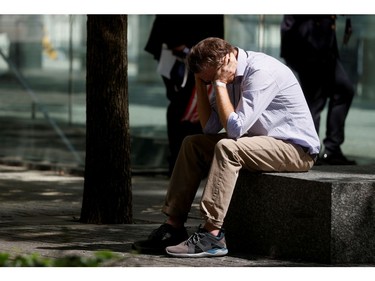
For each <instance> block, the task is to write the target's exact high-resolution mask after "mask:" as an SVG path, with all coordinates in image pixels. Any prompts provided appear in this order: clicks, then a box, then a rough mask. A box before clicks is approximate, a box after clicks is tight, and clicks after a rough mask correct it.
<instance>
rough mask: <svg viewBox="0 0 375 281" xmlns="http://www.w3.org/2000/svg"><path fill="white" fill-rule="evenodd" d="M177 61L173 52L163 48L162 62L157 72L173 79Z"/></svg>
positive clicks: (160, 61)
mask: <svg viewBox="0 0 375 281" xmlns="http://www.w3.org/2000/svg"><path fill="white" fill-rule="evenodd" d="M175 61H176V57H175V56H174V55H173V54H172V51H171V50H169V49H167V48H166V47H165V46H163V48H162V50H161V54H160V60H159V63H158V67H157V72H158V73H159V74H160V75H162V76H164V77H166V78H168V79H171V70H172V67H173V65H174V63H175Z"/></svg>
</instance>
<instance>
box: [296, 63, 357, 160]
mask: <svg viewBox="0 0 375 281" xmlns="http://www.w3.org/2000/svg"><path fill="white" fill-rule="evenodd" d="M295 70H296V72H297V73H298V76H299V80H300V83H301V87H302V89H303V92H304V94H305V97H306V100H307V103H308V105H309V108H310V111H311V114H312V117H313V119H314V124H315V128H316V131H317V132H318V134H319V129H320V116H321V112H322V111H323V109H324V108H325V105H326V104H327V102H328V112H327V124H326V132H325V137H324V138H323V145H324V148H325V152H326V153H328V154H341V153H342V152H341V148H340V146H341V145H342V144H343V142H344V139H345V120H346V117H347V115H348V112H349V108H350V105H351V103H352V100H353V97H354V88H353V84H352V82H351V81H350V79H349V77H348V75H347V73H346V72H345V70H344V68H343V66H342V64H341V62H340V61H339V60H334V61H331V62H327V63H319V64H317V63H311V64H304V65H303V67H299V68H298V69H295Z"/></svg>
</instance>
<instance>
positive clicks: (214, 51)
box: [187, 37, 234, 73]
mask: <svg viewBox="0 0 375 281" xmlns="http://www.w3.org/2000/svg"><path fill="white" fill-rule="evenodd" d="M233 51H234V47H233V46H232V45H231V44H229V43H228V42H227V41H225V40H223V39H221V38H216V37H209V38H206V39H204V40H202V41H200V42H199V43H198V44H196V45H195V46H194V47H192V48H191V50H190V53H189V54H188V56H187V63H188V67H189V69H190V70H191V71H192V72H193V73H200V72H201V71H203V70H205V69H207V68H209V67H216V68H219V67H220V65H221V64H222V59H223V58H224V57H225V56H226V55H227V54H229V53H230V52H233Z"/></svg>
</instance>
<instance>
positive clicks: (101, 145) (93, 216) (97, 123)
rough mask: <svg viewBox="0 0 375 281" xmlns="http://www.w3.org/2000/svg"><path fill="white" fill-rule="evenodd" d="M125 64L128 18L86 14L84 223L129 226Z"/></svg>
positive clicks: (82, 212) (82, 216)
mask: <svg viewBox="0 0 375 281" xmlns="http://www.w3.org/2000/svg"><path fill="white" fill-rule="evenodd" d="M127 64H128V61H127V16H126V15H92V16H91V15H89V16H88V18H87V77H86V163H85V180H84V192H83V201H82V209H81V217H80V221H81V222H84V223H97V224H112V223H132V191H131V170H130V136H129V110H128V109H129V107H128V92H127V91H128V79H127Z"/></svg>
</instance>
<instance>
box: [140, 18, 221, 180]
mask: <svg viewBox="0 0 375 281" xmlns="http://www.w3.org/2000/svg"><path fill="white" fill-rule="evenodd" d="M207 37H219V38H224V15H156V16H155V20H154V22H153V26H152V29H151V32H150V35H149V38H148V41H147V44H146V46H145V51H147V52H149V53H151V54H152V55H153V56H154V59H155V60H157V61H158V62H159V60H160V55H161V51H162V47H163V44H165V45H166V47H167V48H168V49H169V50H171V51H172V53H173V55H175V56H176V57H177V58H178V61H177V63H176V65H175V66H174V67H173V68H172V72H171V75H170V77H169V78H167V77H165V76H162V79H163V81H164V84H165V87H166V95H167V98H168V100H169V102H170V103H169V105H168V108H167V133H168V142H169V150H170V157H169V174H171V173H172V171H173V167H174V164H175V162H176V158H177V155H178V152H179V150H180V147H181V143H182V141H183V139H184V138H185V137H186V136H187V135H192V134H199V133H202V128H201V125H200V123H199V120H198V116H197V113H196V108H195V107H194V106H195V105H196V102H195V101H194V98H195V80H194V75H193V74H192V73H190V72H189V71H188V70H187V68H186V67H185V64H184V59H185V57H186V55H187V54H188V53H189V51H190V48H191V47H192V46H194V45H195V44H197V43H198V42H199V41H201V40H203V39H205V38H207ZM186 72H187V73H186Z"/></svg>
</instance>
